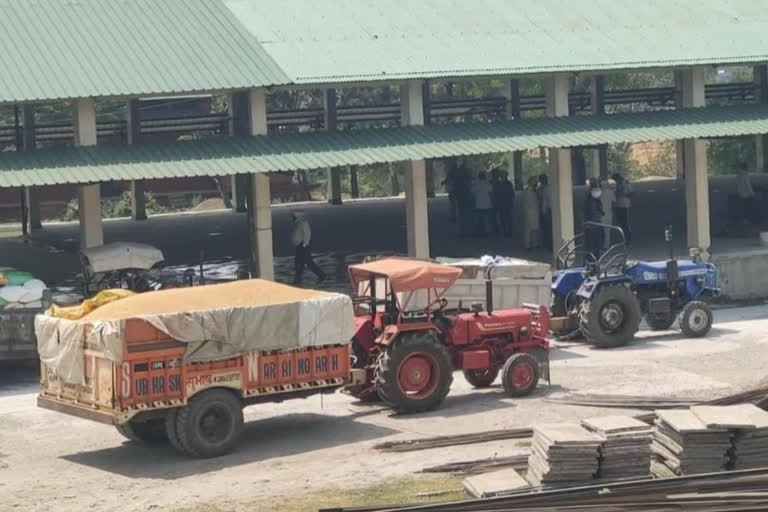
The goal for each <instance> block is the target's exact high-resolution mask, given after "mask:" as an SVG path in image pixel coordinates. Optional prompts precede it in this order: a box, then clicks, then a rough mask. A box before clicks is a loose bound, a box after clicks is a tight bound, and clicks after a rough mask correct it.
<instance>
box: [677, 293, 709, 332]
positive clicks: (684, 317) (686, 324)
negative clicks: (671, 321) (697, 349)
mask: <svg viewBox="0 0 768 512" xmlns="http://www.w3.org/2000/svg"><path fill="white" fill-rule="evenodd" d="M697 309H700V310H702V311H704V312H705V313H706V315H707V323H706V324H705V326H704V327H703V328H702V329H700V330H694V329H692V328H691V325H690V317H691V314H692V313H693V312H694V311H695V310H697ZM712 320H713V318H712V308H710V307H709V304H707V303H706V302H703V301H700V300H694V301H691V302H689V303H688V304H686V305H685V307H684V308H683V311H682V312H681V313H680V329H681V330H682V331H683V334H685V335H686V336H687V337H688V338H702V337H704V336H706V335H707V334H708V333H709V330H710V329H711V328H712Z"/></svg>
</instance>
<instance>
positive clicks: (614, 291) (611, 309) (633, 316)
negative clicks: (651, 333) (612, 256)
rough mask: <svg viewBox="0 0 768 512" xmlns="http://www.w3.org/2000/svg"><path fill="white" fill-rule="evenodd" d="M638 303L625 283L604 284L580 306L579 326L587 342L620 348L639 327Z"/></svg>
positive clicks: (601, 346)
mask: <svg viewBox="0 0 768 512" xmlns="http://www.w3.org/2000/svg"><path fill="white" fill-rule="evenodd" d="M640 318H641V315H640V304H638V301H637V297H635V292H633V291H632V289H631V288H630V287H628V286H626V285H624V284H623V283H622V284H614V285H603V286H601V287H600V288H599V289H598V290H597V291H596V292H595V293H594V295H592V298H591V299H590V300H585V301H583V302H582V303H581V305H580V307H579V327H580V328H581V332H582V334H583V335H584V337H585V338H586V340H587V342H588V343H590V344H592V345H594V346H596V347H598V348H613V347H621V346H623V345H626V344H627V343H629V342H630V341H631V340H632V338H634V336H635V333H636V332H637V330H638V329H639V328H640Z"/></svg>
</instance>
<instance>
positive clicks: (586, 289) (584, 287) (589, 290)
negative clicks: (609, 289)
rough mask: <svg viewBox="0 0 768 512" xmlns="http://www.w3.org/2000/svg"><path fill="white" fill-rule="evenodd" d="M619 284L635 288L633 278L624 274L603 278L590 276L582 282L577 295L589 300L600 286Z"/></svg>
mask: <svg viewBox="0 0 768 512" xmlns="http://www.w3.org/2000/svg"><path fill="white" fill-rule="evenodd" d="M617 285H624V286H628V287H630V288H632V289H634V287H635V282H634V281H633V280H632V278H630V277H627V276H624V275H619V276H608V277H604V278H601V279H596V278H589V279H587V280H585V281H584V282H583V283H582V284H581V287H579V291H578V292H577V295H578V296H579V297H581V298H582V299H586V300H589V299H591V298H592V297H593V296H594V295H595V293H597V291H598V290H599V289H600V288H602V287H604V286H617Z"/></svg>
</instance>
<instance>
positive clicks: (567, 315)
mask: <svg viewBox="0 0 768 512" xmlns="http://www.w3.org/2000/svg"><path fill="white" fill-rule="evenodd" d="M585 226H587V227H588V228H592V229H608V230H609V231H610V232H611V234H612V238H613V239H614V240H616V242H615V243H614V244H613V245H612V246H611V247H610V248H609V249H608V250H607V251H606V252H605V253H604V254H602V255H601V256H600V257H599V258H596V259H595V258H591V255H585V254H584V244H583V240H584V235H583V234H581V235H579V236H577V237H575V238H574V239H573V240H571V241H570V242H568V243H567V244H565V245H564V246H563V247H562V248H561V249H560V251H559V253H558V269H557V272H556V274H555V277H554V281H553V284H552V315H553V317H554V318H553V321H552V326H553V328H554V329H555V330H558V331H560V332H561V333H567V332H569V331H570V332H574V331H576V330H578V331H580V333H581V334H582V335H583V336H584V338H586V340H587V342H589V343H591V344H593V345H595V346H596V347H601V348H610V347H618V346H622V345H626V344H627V343H629V342H630V341H631V340H632V338H633V337H634V335H635V333H636V332H637V331H638V329H639V327H640V320H641V319H642V317H643V316H644V317H645V319H646V322H647V323H648V325H649V326H650V327H651V329H654V330H665V329H669V328H670V327H672V325H673V324H674V322H675V320H676V319H678V323H679V325H680V328H681V330H682V331H683V333H684V334H685V335H686V336H688V337H692V338H695V337H701V336H706V335H707V333H708V332H709V330H710V328H711V327H712V321H713V316H712V310H711V308H710V306H709V304H708V301H709V300H710V299H711V298H712V297H714V296H716V295H717V294H718V293H719V289H718V288H717V270H716V268H715V266H714V265H713V264H711V263H702V262H698V261H692V260H677V259H676V258H674V256H673V254H672V252H671V251H670V258H669V260H667V261H654V262H639V261H629V260H628V253H627V249H626V244H625V243H624V233H623V232H622V230H621V229H620V228H618V227H615V226H607V225H602V224H596V223H591V222H587V223H585ZM665 239H666V241H667V243H669V244H670V247H671V242H672V236H671V230H670V229H667V231H666V233H665ZM585 260H586V263H585V264H584V265H578V263H579V262H580V261H585Z"/></svg>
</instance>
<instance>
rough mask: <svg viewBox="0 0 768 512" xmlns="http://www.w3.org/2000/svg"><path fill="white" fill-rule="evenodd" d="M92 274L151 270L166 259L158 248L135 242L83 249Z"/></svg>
mask: <svg viewBox="0 0 768 512" xmlns="http://www.w3.org/2000/svg"><path fill="white" fill-rule="evenodd" d="M82 253H83V256H85V257H86V258H88V267H89V268H88V270H89V271H90V272H91V274H98V273H99V272H109V271H112V270H120V269H127V268H135V269H143V270H149V269H151V268H152V267H153V266H155V265H156V264H158V263H160V262H161V261H163V260H164V259H165V258H164V256H163V253H162V251H161V250H160V249H158V248H157V247H153V246H151V245H147V244H137V243H133V242H115V243H113V244H107V245H101V246H99V247H92V248H90V249H83V251H82Z"/></svg>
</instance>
